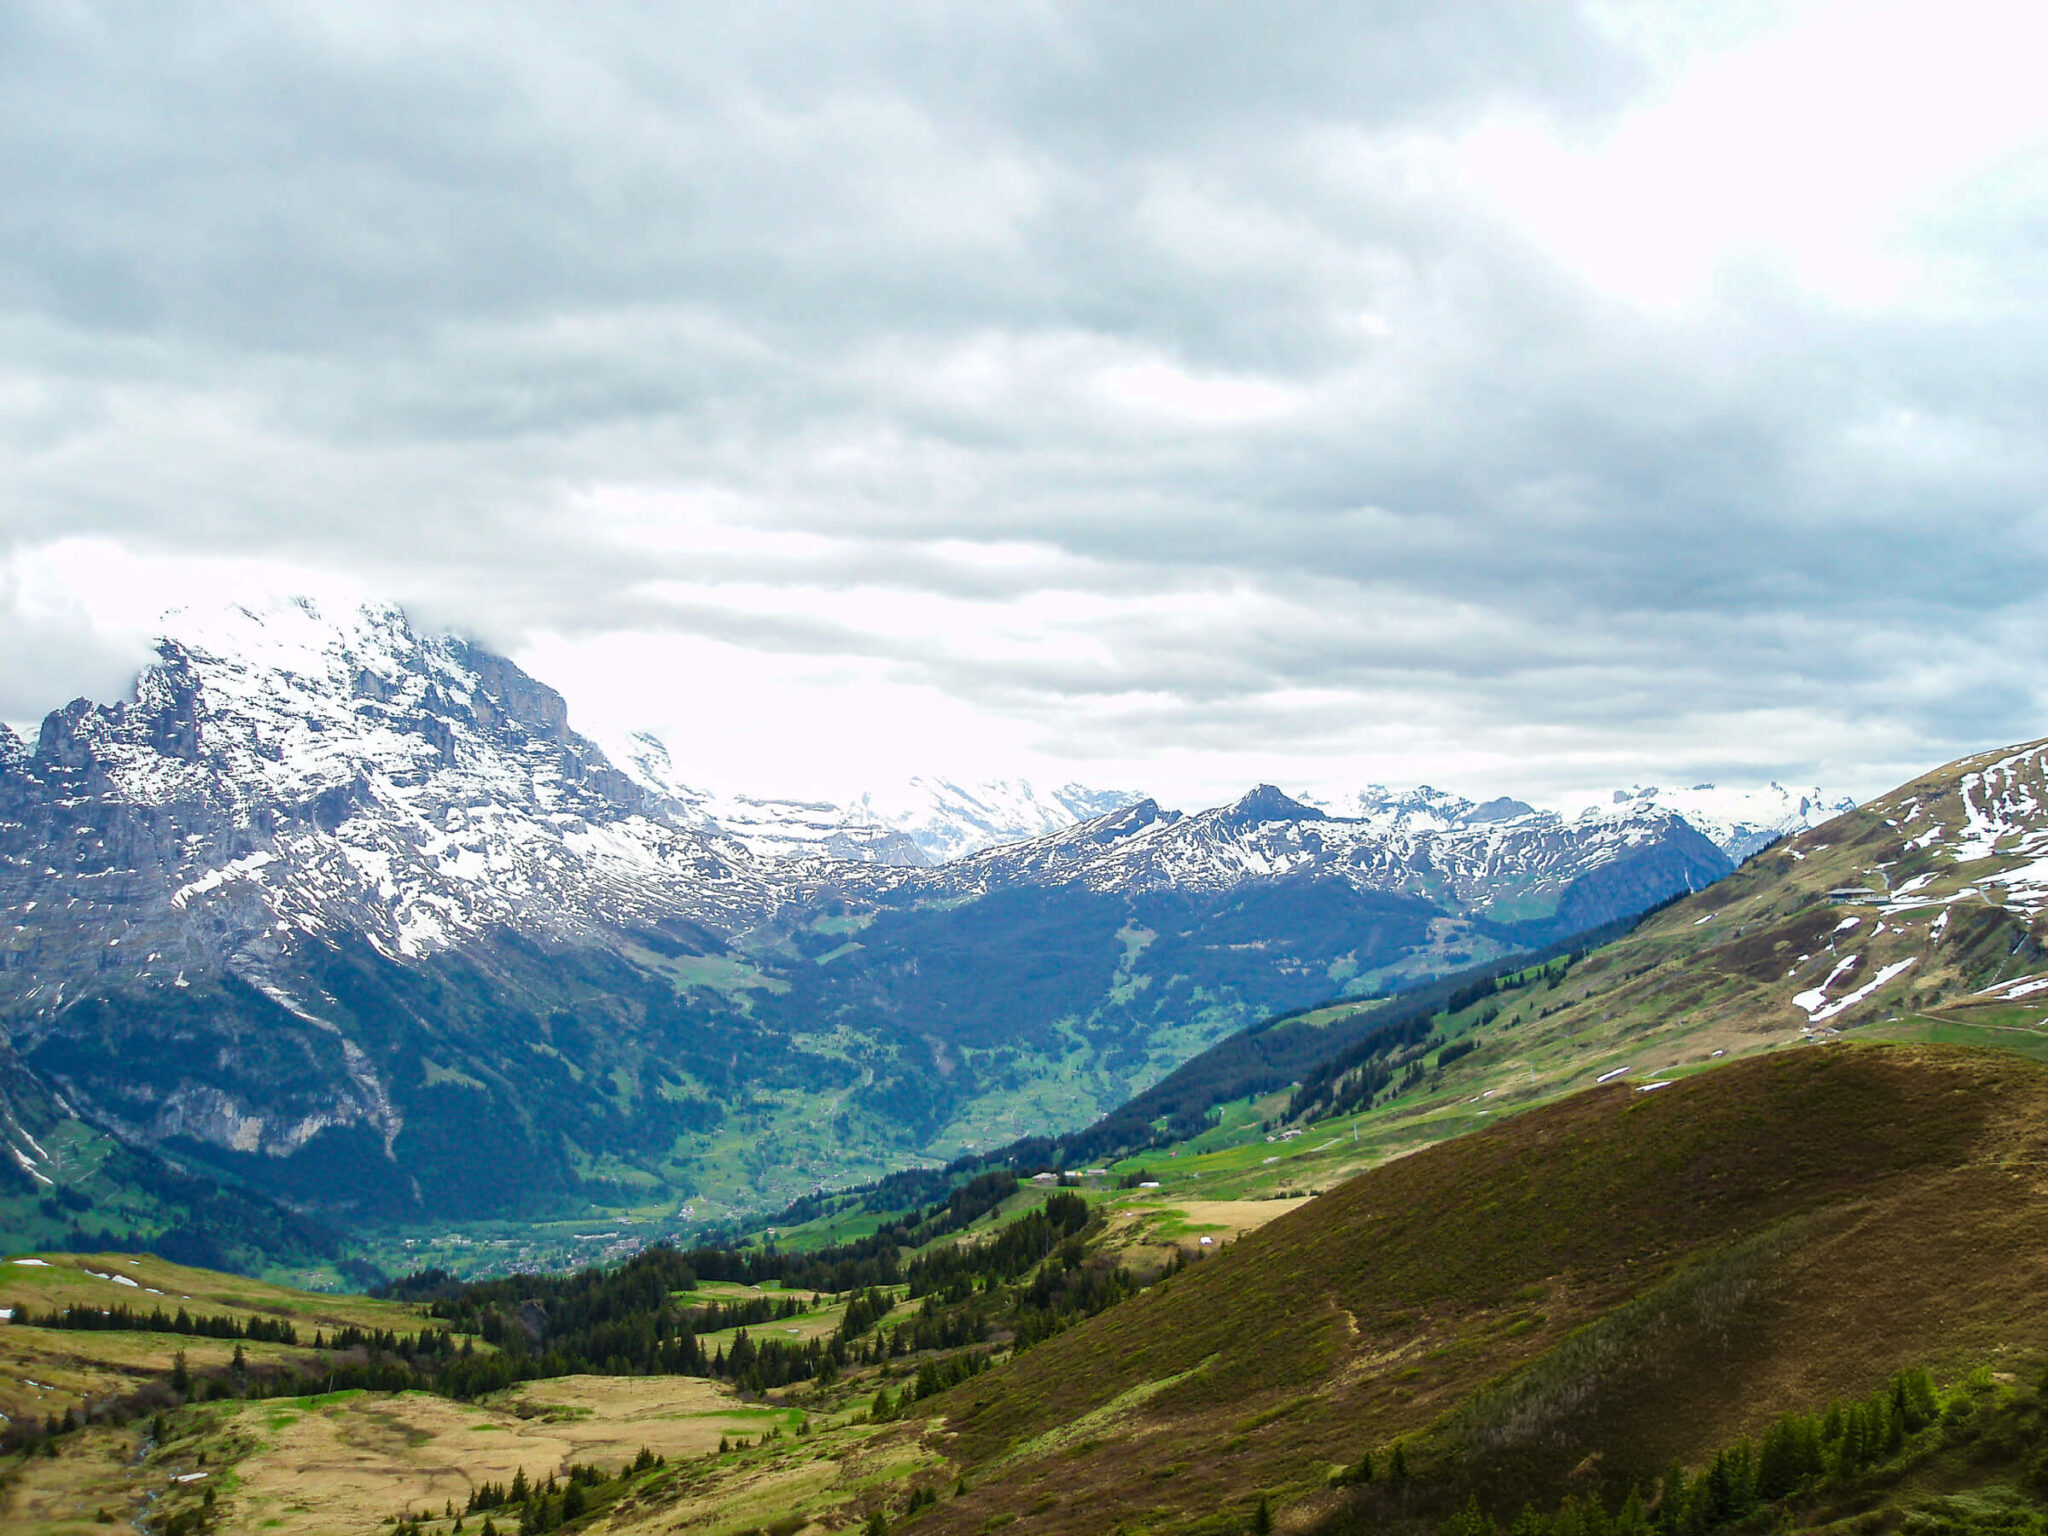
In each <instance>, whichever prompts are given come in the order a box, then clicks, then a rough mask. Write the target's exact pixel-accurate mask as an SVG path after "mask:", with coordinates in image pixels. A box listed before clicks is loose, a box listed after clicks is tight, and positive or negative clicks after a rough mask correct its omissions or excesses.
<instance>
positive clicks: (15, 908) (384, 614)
mask: <svg viewBox="0 0 2048 1536" xmlns="http://www.w3.org/2000/svg"><path fill="white" fill-rule="evenodd" d="M159 658H160V659H159V661H158V663H157V664H156V665H154V666H152V667H150V668H149V669H147V670H146V671H145V672H144V673H143V674H142V675H141V677H140V678H139V679H138V682H137V685H136V694H135V698H134V699H133V700H132V701H130V702H126V703H117V704H113V705H98V704H93V703H90V702H88V701H84V700H80V701H77V702H75V703H73V704H70V705H68V706H66V707H65V708H64V709H62V710H59V711H57V712H55V713H54V714H52V715H51V716H49V718H48V719H46V720H45V721H44V723H43V727H42V731H41V734H40V736H39V738H38V740H37V742H36V744H35V746H34V749H33V750H32V751H23V750H21V749H20V748H19V747H18V745H17V747H16V750H14V751H13V752H11V753H9V754H6V755H5V756H4V757H0V913H4V915H5V922H6V931H5V933H4V934H0V972H4V976H5V990H4V993H0V1022H4V1024H5V1026H6V1027H7V1029H8V1030H9V1031H10V1033H11V1034H12V1035H13V1036H14V1037H15V1038H16V1039H17V1040H19V1041H20V1042H21V1043H22V1044H23V1045H24V1046H25V1047H28V1048H31V1049H35V1054H36V1059H37V1060H38V1061H39V1062H40V1063H42V1064H43V1065H44V1066H45V1067H47V1068H54V1069H60V1070H61V1069H65V1068H69V1069H70V1072H75V1073H77V1074H80V1075H79V1076H76V1077H73V1078H72V1080H73V1081H74V1082H77V1083H79V1084H81V1085H83V1084H84V1082H85V1080H86V1079H85V1076H84V1074H86V1073H88V1072H89V1071H90V1069H91V1063H90V1061H89V1060H74V1059H72V1058H71V1057H70V1056H69V1054H68V1053H67V1051H66V1050H65V1041H64V1039H62V1038H50V1037H52V1036H55V1035H59V1034H61V1033H62V1032H61V1031H59V1030H58V1026H57V1021H58V1019H59V1017H60V1015H62V1014H63V1013H64V1012H65V1010H66V1009H67V1006H77V1005H80V1004H83V1005H84V1006H85V1008H86V1014H84V1015H80V1016H79V1017H77V1018H74V1019H72V1020H71V1021H70V1025H69V1033H70V1035H71V1036H72V1037H73V1038H83V1037H89V1038H92V1039H94V1040H96V1041H98V1042H99V1045H100V1047H101V1048H106V1047H107V1046H108V1045H109V1043H110V1042H111V1041H112V1040H114V1039H119V1040H120V1041H121V1042H122V1043H123V1044H124V1046H125V1047H126V1055H127V1057H128V1059H129V1061H130V1062H131V1065H130V1066H129V1067H127V1068H125V1069H123V1070H122V1072H121V1073H120V1075H119V1080H118V1082H111V1081H108V1080H104V1079H102V1080H101V1081H100V1085H99V1089H98V1091H92V1090H90V1089H85V1088H83V1087H81V1091H80V1094H79V1096H80V1097H81V1098H82V1099H83V1100H84V1101H85V1102H86V1103H87V1104H88V1105H89V1106H90V1108H91V1109H92V1110H93V1111H94V1112H95V1114H96V1117H97V1118H99V1119H100V1120H101V1121H102V1122H103V1123H106V1124H108V1125H110V1126H111V1127H113V1128H115V1129H117V1130H119V1131H121V1132H122V1133H124V1134H126V1135H128V1136H130V1137H132V1138H135V1139H138V1140H144V1141H156V1142H161V1141H170V1140H176V1139H179V1138H184V1139H188V1140H196V1141H200V1142H205V1143H210V1144H214V1145H217V1146H220V1147H223V1148H230V1149H234V1150H238V1151H260V1152H264V1153H270V1154H277V1155H284V1154H289V1153H292V1152H295V1151H297V1150H298V1149H299V1148H301V1147H303V1146H304V1145H306V1143H307V1142H309V1141H310V1140H311V1139H312V1138H313V1137H314V1136H316V1135H317V1134H318V1133H319V1132H321V1131H322V1130H324V1129H327V1128H329V1127H335V1126H342V1127H346V1126H361V1127H363V1128H365V1129H367V1130H368V1131H370V1132H371V1133H373V1134H374V1136H375V1137H376V1138H377V1139H378V1140H379V1141H381V1142H382V1143H383V1144H384V1145H385V1146H386V1147H387V1148H388V1147H389V1146H390V1144H391V1143H392V1141H393V1139H394V1138H395V1137H396V1136H397V1135H398V1134H399V1133H400V1131H401V1130H402V1129H403V1126H404V1116H403V1112H402V1110H401V1109H400V1108H399V1107H398V1106H397V1105H395V1104H394V1102H393V1099H392V1096H391V1093H390V1091H389V1088H388V1086H387V1084H386V1083H385V1081H384V1073H383V1070H382V1069H380V1067H379V1066H378V1065H377V1064H376V1063H374V1062H373V1061H372V1059H371V1056H370V1054H369V1053H368V1052H367V1051H366V1050H365V1049H364V1047H363V1046H362V1045H361V1044H360V1043H358V1042H357V1041H356V1040H354V1039H352V1038H349V1036H348V1035H347V1034H346V1033H345V1032H344V1031H343V1030H342V1029H341V1028H339V1027H338V1026H337V1025H336V1024H335V1023H334V1019H335V1017H336V1016H337V1014H338V1012H339V1010H338V1009H337V1008H336V1007H335V1006H334V1003H333V999H331V998H329V997H327V996H325V995H323V993H322V992H321V990H320V989H319V987H318V986H317V984H314V983H313V982H312V981H311V980H310V976H311V966H310V965H309V962H308V959H307V954H306V951H307V948H308V946H309V945H318V946H321V947H323V948H324V946H326V945H328V944H330V943H332V942H334V941H336V940H344V941H348V942H355V941H364V942H367V944H368V945H369V946H371V947H372V948H373V949H375V950H377V951H379V952H381V953H382V954H384V955H385V956H387V957H390V958H392V959H394V960H399V961H405V960H412V959H417V958H419V957H421V956H423V955H426V954H429V953H433V952H438V951H441V950H445V949H449V948H451V947H454V946H458V945H461V944H464V943H469V942H474V941H476V940H478V939H480V938H481V937H482V936H484V935H486V934H488V933H491V932H493V931H495V930H498V929H501V928H509V929H513V930H516V931H519V932H521V933H524V934H528V935H532V936H537V937H541V938H544V939H549V940H556V941H563V942H574V941H581V942H592V941H603V940H610V939H612V938H614V937H615V936H616V935H617V934H618V932H619V931H620V930H621V929H622V928H626V927H630V926H632V925H634V924H649V925H654V924H660V923H672V922H674V921H676V920H678V919H688V920H692V921H698V922H702V923H705V924H708V925H711V926H713V927H731V926H737V925H738V924H740V923H742V922H745V921H750V920H752V919H753V918H754V917H756V916H758V914H759V913H760V912H761V911H762V910H763V908H764V906H766V905H768V904H769V900H770V898H769V894H768V893H769V890H770V887H769V884H768V882H766V881H765V880H764V879H763V878H762V877H761V875H760V873H759V872H758V871H757V870H756V869H755V868H754V866H753V863H752V861H751V860H750V859H749V858H748V856H747V855H746V853H745V852H744V850H740V849H737V848H735V847H733V846H731V845H729V844H727V843H725V842H723V841H722V840H721V839H718V838H717V837H715V836H710V835H706V834H704V833H701V832H696V831H691V830H689V829H686V828H682V827H678V826H676V825H674V824H673V823H672V822H670V821H669V820H667V819H665V818H663V817H661V816H660V815H659V814H656V813H651V812H650V810H649V809H648V807H647V806H646V805H645V800H646V795H645V792H644V791H643V790H642V789H640V787H639V786H637V785H635V784H634V783H633V782H632V781H631V780H629V779H628V778H627V777H626V776H625V775H623V774H621V773H619V772H618V771H617V770H616V769H614V768H613V767H612V766H611V764H610V763H609V762H608V761H606V760H605V758H604V757H603V754H601V753H600V752H598V751H597V750H596V749H595V748H594V747H592V746H591V745H590V744H589V743H587V742H585V741H583V740H582V739H581V738H580V737H578V736H576V735H575V733H574V732H572V731H571V730H570V729H569V726H568V718H567V711H566V708H565V706H564V705H563V702H562V699H561V696H560V695H559V694H557V693H556V692H555V691H554V690H553V689H550V688H548V687H546V686H545V685H543V684H540V683H538V682H536V681H535V680H534V679H532V678H530V677H527V676H526V675H525V674H524V673H523V672H521V671H520V670H519V669H518V668H517V667H515V666H513V665H512V664H511V663H510V662H507V661H505V660H504V659H503V658H500V657H496V656H493V655H491V654H490V653H488V652H485V651H482V650H480V649H478V648H476V647H473V646H469V645H466V644H464V643H462V642H460V641H456V640H445V639H444V640H437V639H422V638H421V637H419V636H417V635H415V634H413V633H412V631H411V630H410V628H409V627H408V626H407V624H406V622H405V619H404V617H403V616H402V615H401V614H400V613H398V612H397V611H396V610H389V609H387V610H382V611H365V612H362V613H357V614H350V615H346V616H343V617H341V618H338V619H329V618H327V617H325V616H323V615H321V614H319V613H318V612H317V611H316V610H315V609H313V608H312V607H311V606H310V605H287V606H284V607H280V608H276V609H271V610H266V611H263V612H247V611H238V612H236V613H234V614H231V615H229V616H227V618H226V619H224V620H214V621H212V622H209V623H194V624H192V625H190V626H189V627H181V631H180V637H179V638H177V639H167V640H165V641H163V642H162V644H161V646H160V650H159ZM9 740H10V742H11V741H12V737H10V738H9ZM777 889H780V887H778V888H777ZM223 988H227V989H229V990H230V991H231V992H235V993H236V995H237V996H238V997H239V999H240V1001H239V1002H237V1003H233V1004H222V1003H221V1001H220V999H221V997H222V996H223V992H222V989H223ZM188 995H189V996H192V997H195V998H197V997H204V998H205V999H207V1000H208V1008H207V1010H206V1016H205V1018H203V1019H200V1018H192V1017H188V1016H187V1011H186V1010H183V1009H181V1007H180V1006H179V1004H180V1003H181V1002H182V1001H183V1000H184V999H185V998H186V997H187V996H188ZM152 996H154V997H155V998H156V999H157V1000H158V1002H157V1004H156V1005H154V1006H152V1007H151V1008H150V1019H151V1022H150V1024H149V1026H148V1028H147V1029H144V1030H143V1031H142V1032H141V1033H140V1034H138V1033H137V1032H136V1028H135V1027H134V1025H133V1023H132V1020H131V1015H132V1014H133V1011H134V1006H135V1000H136V999H138V998H141V999H148V998H150V997H152ZM109 1010H111V1011H112V1013H113V1014H117V1015H119V1016H120V1018H121V1020H123V1021H124V1022H122V1023H121V1024H120V1025H119V1027H118V1028H116V1027H115V1026H114V1025H113V1024H111V1023H108V1022H106V1021H105V1020H102V1021H101V1022H100V1023H99V1024H98V1025H97V1026H95V1028H96V1029H97V1030H98V1031H99V1032H97V1033H95V1032H94V1029H89V1028H88V1027H87V1023H88V1019H89V1017H90V1016H92V1015H95V1014H107V1013H108V1012H109ZM110 1029H111V1030H113V1033H112V1034H108V1033H106V1032H105V1031H107V1030H110ZM152 1044H153V1045H154V1049H153V1050H152ZM39 1047H40V1048H39ZM38 1048H39V1049H38ZM181 1051H190V1052H192V1053H194V1055H193V1056H192V1058H191V1059H186V1060H181V1059H180V1052H181ZM209 1064H210V1066H209ZM257 1064H260V1065H257ZM166 1066H167V1067H168V1068H169V1070H161V1069H160V1068H162V1067H166ZM68 1075H70V1074H69V1072H67V1076H68ZM95 1075H97V1074H95Z"/></svg>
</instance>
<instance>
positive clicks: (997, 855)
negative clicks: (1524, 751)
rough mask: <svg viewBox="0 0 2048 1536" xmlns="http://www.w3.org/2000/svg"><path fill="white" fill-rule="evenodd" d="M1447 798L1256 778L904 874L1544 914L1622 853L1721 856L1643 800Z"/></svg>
mask: <svg viewBox="0 0 2048 1536" xmlns="http://www.w3.org/2000/svg"><path fill="white" fill-rule="evenodd" d="M1430 793H1431V795H1432V796H1433V797H1435V796H1436V792H1433V791H1432V792H1430ZM1455 803H1456V802H1454V800H1453V797H1436V798H1435V799H1434V800H1433V802H1431V803H1423V804H1411V805H1409V806H1408V807H1406V809H1405V810H1398V811H1395V812H1392V813H1389V812H1387V811H1386V810H1385V809H1384V808H1373V809H1376V810H1377V811H1378V813H1377V814H1368V815H1361V816H1355V817H1344V816H1336V815H1332V814H1331V813H1330V812H1328V811H1325V810H1323V809H1321V808H1320V807H1317V806H1313V805H1309V804H1307V803H1306V802H1303V801H1299V800H1294V799H1291V798H1290V797H1289V796H1287V795H1285V794H1283V793H1281V791H1279V790H1277V789H1275V788H1273V787H1272V786H1270V785H1262V786H1260V787H1259V788H1257V789H1254V790H1252V791H1250V792H1249V793H1248V794H1246V795H1244V796H1243V797H1241V798H1240V799H1238V800H1237V801H1236V802H1234V803H1233V804H1231V805H1227V806H1219V807H1217V808H1216V809H1214V810H1208V811H1203V812H1200V813H1199V814H1197V815H1193V816H1183V815H1181V814H1180V813H1178V812H1176V811H1169V810H1163V809H1162V808H1161V807H1160V806H1159V805H1158V804H1157V803H1156V802H1154V801H1151V800H1144V801H1140V802H1138V803H1137V804H1136V805H1132V806H1127V807H1124V808H1122V809H1119V810H1115V811H1111V812H1109V813H1107V814H1106V815H1102V816H1098V817H1096V818H1094V819H1093V820H1090V821H1087V822H1083V823H1082V824H1081V825H1079V826H1077V827H1073V828H1070V829H1067V830H1064V831H1061V832H1055V833H1052V834H1049V835H1047V836H1045V837H1040V838H1035V839H1033V840H1031V841H1029V842H1025V843H1018V844H1013V845H1010V846H1006V847H999V848H994V849H990V850H988V851H986V852H984V853H981V854H977V855H974V856H972V857H970V858H968V859H965V860H962V861H961V862H960V863H958V864H955V865H951V866H948V867H947V868H946V869H945V870H943V871H931V872H927V873H926V874H924V875H922V876H919V877H917V883H918V884H920V885H939V884H942V885H943V886H944V887H945V888H947V889H949V890H951V891H953V892H957V893H966V892H979V891H986V890H990V889H993V888H996V887H998V886H1003V885H1011V884H1018V883H1025V882H1030V883H1042V884H1052V883H1064V882H1068V881H1073V882H1078V883H1081V884H1083V885H1086V886H1088V887H1089V888H1091V889H1095V890H1103V891H1108V890H1118V891H1133V890H1160V889H1167V888H1173V889H1181V890H1200V889H1210V890H1214V889H1221V888H1225V887H1228V886H1232V885H1236V884H1239V883H1241V882H1243V881H1246V880H1257V879H1270V878H1275V877H1279V876H1285V875H1296V874H1304V873H1309V874H1322V875H1331V876H1335V877H1337V878H1340V879H1343V880H1346V881H1348V882H1350V883H1351V884H1352V885H1354V886H1356V887H1358V888H1360V889H1365V890H1377V891H1388V892H1398V893H1401V894H1406V895H1412V896H1417V897H1421V898H1422V899H1424V900H1428V901H1432V902H1435V903H1437V904H1439V905H1441V906H1443V907H1445V908H1446V909H1447V910H1458V911H1469V912H1478V913H1482V914H1488V915H1498V916H1501V917H1503V918H1505V919H1510V920H1513V919H1520V918H1525V917H1547V916H1549V915H1551V913H1552V912H1553V911H1554V910H1555V908H1556V906H1557V903H1558V902H1559V900H1560V899H1561V898H1562V897H1563V896H1564V894H1565V893H1566V891H1567V890H1569V888H1570V887H1571V886H1572V885H1573V884H1574V883H1575V882H1577V881H1578V880H1580V879H1582V878H1584V877H1585V876H1587V875H1589V874H1592V873H1594V872H1596V871H1599V870H1601V869H1604V868H1607V867H1609V866H1612V865H1615V864H1617V863H1619V862H1620V861H1622V860H1623V859H1625V858H1626V857H1628V856H1630V855H1632V854H1652V853H1656V854H1661V855H1664V856H1668V857H1670V858H1673V859H1675V860H1676V861H1677V864H1676V866H1675V867H1676V868H1677V869H1678V870H1679V872H1680V878H1681V880H1682V882H1683V883H1685V884H1688V885H1690V886H1694V887H1697V886H1701V885H1705V884H1707V883H1709V882H1710V881H1712V880H1714V879H1716V878H1718V877H1719V876H1720V875H1721V874H1724V873H1726V872H1727V870H1728V868H1729V867H1730V866H1729V861H1728V860H1727V859H1726V858H1725V857H1724V856H1723V855H1722V854H1721V853H1720V851H1719V850H1718V849H1717V848H1715V847H1714V846H1713V845H1712V844H1711V843H1709V842H1708V841H1707V840H1706V839H1705V838H1703V837H1701V836H1700V835H1699V834H1698V833H1697V832H1695V831H1694V830H1693V829H1692V828H1691V827H1690V826H1689V825H1688V824H1687V823H1686V822H1685V821H1684V819H1683V818H1681V817H1680V816H1678V815H1677V814H1676V813H1675V812H1672V811H1668V810H1664V809H1662V808H1661V807H1657V806H1644V807H1640V808H1638V807H1629V808H1627V809H1626V810H1621V809H1616V810H1605V809H1598V808H1596V809H1593V810H1589V811H1586V812H1584V813H1582V814H1581V815H1579V816H1577V817H1575V818H1571V819H1566V818H1564V817H1562V816H1560V815H1558V814H1556V813H1555V812H1549V811H1535V810H1530V809H1528V808H1526V807H1523V808H1522V809H1521V810H1520V811H1519V813H1516V814H1509V815H1506V816H1504V817H1502V818H1501V819H1498V820H1467V819H1462V818H1463V814H1464V813H1463V812H1457V813H1454V814H1446V807H1447V806H1450V805H1453V804H1455ZM1462 804H1463V805H1464V806H1466V807H1469V806H1470V802H1462Z"/></svg>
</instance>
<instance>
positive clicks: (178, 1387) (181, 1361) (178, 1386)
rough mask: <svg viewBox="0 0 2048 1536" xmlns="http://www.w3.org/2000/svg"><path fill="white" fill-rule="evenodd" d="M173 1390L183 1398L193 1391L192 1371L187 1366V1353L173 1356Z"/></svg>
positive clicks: (181, 1351) (178, 1353) (180, 1352)
mask: <svg viewBox="0 0 2048 1536" xmlns="http://www.w3.org/2000/svg"><path fill="white" fill-rule="evenodd" d="M171 1390H172V1391H173V1392H175V1393H177V1394H178V1395H179V1396H180V1397H183V1396H184V1395H185V1394H186V1393H188V1392H190V1391H191V1390H192V1371H191V1369H190V1367H188V1366H187V1365H186V1364H185V1351H183V1350H182V1349H181V1350H179V1351H178V1352H177V1353H176V1354H175V1355H173V1356H171Z"/></svg>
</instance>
